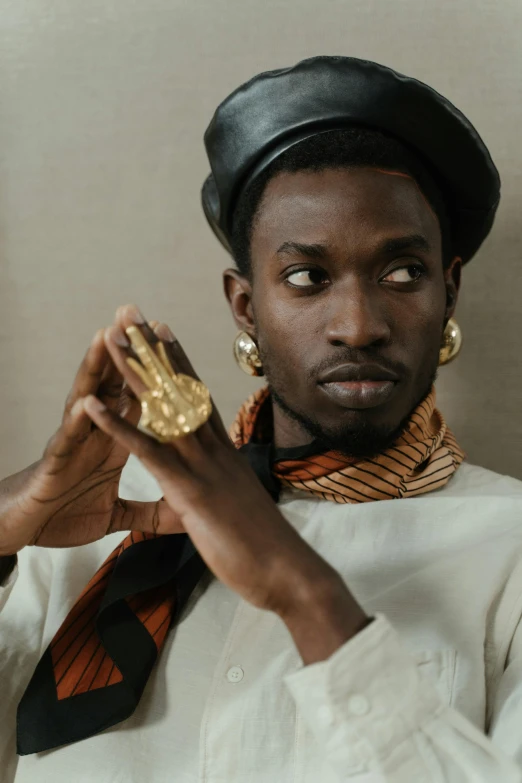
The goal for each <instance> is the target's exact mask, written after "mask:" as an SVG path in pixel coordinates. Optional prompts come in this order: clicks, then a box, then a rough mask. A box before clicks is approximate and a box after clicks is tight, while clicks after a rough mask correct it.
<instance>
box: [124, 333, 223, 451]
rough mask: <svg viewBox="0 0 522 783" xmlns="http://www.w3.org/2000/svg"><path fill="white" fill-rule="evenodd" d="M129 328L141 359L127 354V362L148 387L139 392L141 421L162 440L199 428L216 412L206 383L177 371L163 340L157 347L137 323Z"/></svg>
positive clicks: (180, 435) (135, 348)
mask: <svg viewBox="0 0 522 783" xmlns="http://www.w3.org/2000/svg"><path fill="white" fill-rule="evenodd" d="M125 331H126V333H127V335H128V337H129V340H130V341H131V344H132V347H133V348H134V351H135V352H136V354H137V356H138V359H139V360H140V362H141V364H140V362H137V361H136V359H132V358H127V360H126V361H127V364H128V365H129V367H131V368H132V369H133V370H134V372H135V373H136V375H138V377H139V378H140V379H141V380H142V381H143V383H144V384H145V386H146V387H147V389H148V391H145V392H143V393H142V394H140V395H139V398H140V402H141V413H142V420H141V425H142V426H143V427H145V428H146V429H148V430H150V432H151V434H152V435H154V437H155V438H156V439H157V440H159V441H160V442H161V443H170V442H172V441H173V440H176V438H180V437H183V436H184V435H188V434H189V433H191V432H195V431H196V430H197V429H198V428H199V427H201V425H202V424H204V423H205V422H206V421H207V419H208V418H209V416H210V414H211V413H212V403H211V400H210V392H209V390H208V389H207V387H206V386H205V384H204V383H202V382H201V381H197V380H196V379H195V378H191V377H190V375H183V374H182V373H176V372H174V370H173V368H172V365H171V363H170V361H169V358H168V356H167V352H166V350H165V346H164V345H163V343H162V342H161V341H160V342H158V343H156V345H155V349H154V348H153V347H152V346H151V345H149V343H148V342H147V340H146V339H145V337H144V336H143V334H142V333H141V332H140V330H139V329H138V327H137V326H129V328H128V329H126V330H125Z"/></svg>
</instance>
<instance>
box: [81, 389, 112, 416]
mask: <svg viewBox="0 0 522 783" xmlns="http://www.w3.org/2000/svg"><path fill="white" fill-rule="evenodd" d="M84 406H85V409H86V410H87V411H89V410H91V411H92V412H93V413H101V412H102V411H105V410H107V408H106V406H105V405H104V404H103V402H102V401H101V400H99V399H98V398H97V397H95V396H94V395H93V394H89V396H88V397H86V398H85V400H84Z"/></svg>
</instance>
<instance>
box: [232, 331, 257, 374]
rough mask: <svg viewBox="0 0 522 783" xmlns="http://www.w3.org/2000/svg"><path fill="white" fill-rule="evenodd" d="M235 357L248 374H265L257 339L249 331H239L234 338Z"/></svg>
mask: <svg viewBox="0 0 522 783" xmlns="http://www.w3.org/2000/svg"><path fill="white" fill-rule="evenodd" d="M234 358H235V360H236V362H237V363H238V365H239V367H240V368H241V369H242V370H243V372H246V374H247V375H264V372H263V365H262V364H261V359H260V358H259V349H258V347H257V344H256V342H255V340H254V339H253V338H252V337H250V335H249V334H247V332H239V333H238V334H237V336H236V339H235V340H234Z"/></svg>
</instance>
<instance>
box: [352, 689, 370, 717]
mask: <svg viewBox="0 0 522 783" xmlns="http://www.w3.org/2000/svg"><path fill="white" fill-rule="evenodd" d="M348 709H349V710H350V712H351V713H352V715H366V713H367V712H369V711H370V703H369V701H368V699H367V698H366V696H360V695H359V694H357V695H356V696H352V697H351V698H350V699H349V701H348Z"/></svg>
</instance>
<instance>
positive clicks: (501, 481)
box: [438, 460, 522, 503]
mask: <svg viewBox="0 0 522 783" xmlns="http://www.w3.org/2000/svg"><path fill="white" fill-rule="evenodd" d="M438 491H439V492H444V493H445V494H446V495H454V496H460V497H466V496H468V497H475V498H477V497H484V498H495V497H496V498H499V499H500V498H504V499H512V500H514V501H515V502H517V501H518V502H520V503H522V481H520V480H519V479H517V478H514V477H513V476H509V475H506V474H503V473H496V472H495V471H493V470H489V469H488V468H483V467H481V466H480V465H473V464H472V463H470V462H468V461H467V460H465V461H464V462H463V463H462V465H461V466H460V467H459V469H458V470H457V471H456V473H455V474H454V476H453V478H452V479H451V480H450V481H449V482H448V484H446V486H445V487H443V488H442V490H438Z"/></svg>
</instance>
